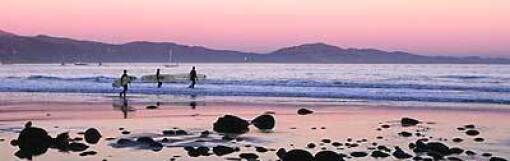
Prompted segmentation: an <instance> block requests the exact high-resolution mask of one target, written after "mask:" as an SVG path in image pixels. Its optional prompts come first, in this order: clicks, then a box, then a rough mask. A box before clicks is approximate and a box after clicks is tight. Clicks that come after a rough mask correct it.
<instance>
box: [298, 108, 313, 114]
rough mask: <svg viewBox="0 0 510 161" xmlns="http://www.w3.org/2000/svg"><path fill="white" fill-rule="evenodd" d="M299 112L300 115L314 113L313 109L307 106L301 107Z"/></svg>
mask: <svg viewBox="0 0 510 161" xmlns="http://www.w3.org/2000/svg"><path fill="white" fill-rule="evenodd" d="M297 113H298V115H309V114H312V113H313V111H312V110H309V109H306V108H301V109H299V110H298V111H297Z"/></svg>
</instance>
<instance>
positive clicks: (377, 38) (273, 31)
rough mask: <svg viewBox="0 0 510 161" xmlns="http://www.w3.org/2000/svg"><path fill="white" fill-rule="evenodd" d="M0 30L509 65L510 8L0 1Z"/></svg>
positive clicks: (420, 3)
mask: <svg viewBox="0 0 510 161" xmlns="http://www.w3.org/2000/svg"><path fill="white" fill-rule="evenodd" d="M0 30H4V31H9V32H13V33H16V34H20V35H36V34H46V35H53V36H63V37H72V38H77V39H87V40H98V41H104V42H115V43H122V42H128V41H134V40H147V41H171V42H177V43H181V44H187V45H201V46H206V47H210V48H216V49H232V50H241V51H254V52H269V51H272V50H275V49H277V48H280V47H284V46H291V45H297V44H302V43H310V42H325V43H329V44H333V45H337V46H340V47H355V48H378V49H383V50H403V51H409V52H413V53H418V54H426V55H479V56H504V57H510V0H180V1H177V0H0Z"/></svg>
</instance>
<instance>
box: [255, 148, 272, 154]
mask: <svg viewBox="0 0 510 161" xmlns="http://www.w3.org/2000/svg"><path fill="white" fill-rule="evenodd" d="M255 151H257V152H259V153H265V152H267V151H269V150H267V148H264V147H255Z"/></svg>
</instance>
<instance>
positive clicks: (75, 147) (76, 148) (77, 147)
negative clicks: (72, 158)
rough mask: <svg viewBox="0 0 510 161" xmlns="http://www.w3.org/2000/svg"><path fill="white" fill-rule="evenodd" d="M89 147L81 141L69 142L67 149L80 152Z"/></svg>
mask: <svg viewBox="0 0 510 161" xmlns="http://www.w3.org/2000/svg"><path fill="white" fill-rule="evenodd" d="M88 148H89V146H87V145H85V144H83V143H70V144H69V150H70V151H73V152H82V151H85V150H87V149H88Z"/></svg>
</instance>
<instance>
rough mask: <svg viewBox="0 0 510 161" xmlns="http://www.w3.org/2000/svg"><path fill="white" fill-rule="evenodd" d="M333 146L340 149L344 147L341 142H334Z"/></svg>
mask: <svg viewBox="0 0 510 161" xmlns="http://www.w3.org/2000/svg"><path fill="white" fill-rule="evenodd" d="M331 145H333V146H334V147H339V146H342V145H343V144H342V143H339V142H333V143H331Z"/></svg>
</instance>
